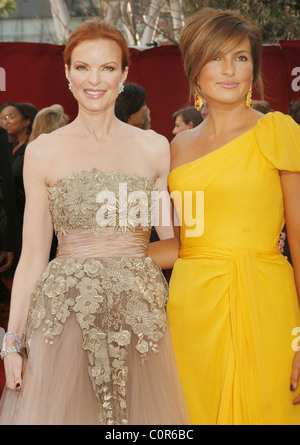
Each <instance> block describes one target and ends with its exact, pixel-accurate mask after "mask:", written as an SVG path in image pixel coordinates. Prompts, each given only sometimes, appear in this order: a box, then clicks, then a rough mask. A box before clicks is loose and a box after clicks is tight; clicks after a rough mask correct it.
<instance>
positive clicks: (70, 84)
mask: <svg viewBox="0 0 300 445" xmlns="http://www.w3.org/2000/svg"><path fill="white" fill-rule="evenodd" d="M68 86H69V90H70V91H72V89H73V85H72V82H69V84H68Z"/></svg>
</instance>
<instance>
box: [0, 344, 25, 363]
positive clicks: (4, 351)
mask: <svg viewBox="0 0 300 445" xmlns="http://www.w3.org/2000/svg"><path fill="white" fill-rule="evenodd" d="M12 352H18V353H19V354H20V353H21V347H20V346H11V347H10V348H7V349H2V350H1V358H2V360H3V359H4V357H5V356H6V355H7V354H11V353H12Z"/></svg>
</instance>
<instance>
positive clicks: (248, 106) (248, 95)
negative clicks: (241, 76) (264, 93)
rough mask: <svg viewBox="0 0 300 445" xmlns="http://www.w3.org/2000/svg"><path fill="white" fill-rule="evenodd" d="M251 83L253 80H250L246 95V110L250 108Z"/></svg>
mask: <svg viewBox="0 0 300 445" xmlns="http://www.w3.org/2000/svg"><path fill="white" fill-rule="evenodd" d="M252 85H253V80H251V83H250V88H249V91H248V94H247V97H246V107H247V108H248V110H250V108H251V103H252Z"/></svg>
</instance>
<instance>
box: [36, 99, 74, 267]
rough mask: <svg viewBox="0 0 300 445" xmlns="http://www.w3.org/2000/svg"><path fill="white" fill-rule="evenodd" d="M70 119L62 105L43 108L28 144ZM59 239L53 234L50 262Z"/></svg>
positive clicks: (65, 123)
mask: <svg viewBox="0 0 300 445" xmlns="http://www.w3.org/2000/svg"><path fill="white" fill-rule="evenodd" d="M68 122H69V117H68V116H67V115H66V114H65V112H64V109H63V107H62V106H61V105H60V104H53V105H51V106H49V107H45V108H42V109H41V110H40V111H39V112H38V113H37V115H36V116H35V119H34V121H33V125H32V131H31V134H30V137H29V140H28V143H30V142H32V141H34V140H35V139H36V138H37V137H38V136H39V135H40V134H49V133H52V131H54V130H57V129H58V128H61V127H63V126H64V125H67V123H68ZM57 245H58V243H57V238H56V235H55V233H54V234H53V239H52V244H51V250H50V255H49V260H50V261H51V260H52V259H53V258H55V257H56V254H57Z"/></svg>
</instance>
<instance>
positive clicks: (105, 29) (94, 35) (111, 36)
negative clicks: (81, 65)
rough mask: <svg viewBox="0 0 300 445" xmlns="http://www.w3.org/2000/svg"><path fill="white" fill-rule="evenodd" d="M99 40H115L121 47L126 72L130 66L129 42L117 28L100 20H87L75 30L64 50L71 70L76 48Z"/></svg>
mask: <svg viewBox="0 0 300 445" xmlns="http://www.w3.org/2000/svg"><path fill="white" fill-rule="evenodd" d="M98 39H106V40H113V41H114V42H116V43H117V44H118V45H119V47H120V48H121V51H122V70H123V71H124V69H125V67H126V66H129V49H128V46H127V42H126V40H125V38H124V36H123V34H122V33H121V31H119V30H118V29H117V28H116V27H115V26H113V25H111V24H110V23H107V22H104V21H101V20H99V19H89V20H85V21H84V22H82V23H81V24H80V25H78V26H77V27H76V28H75V29H74V31H73V32H72V33H71V35H70V37H69V39H68V41H67V43H66V46H65V49H64V61H65V64H66V65H67V66H68V67H69V68H70V65H71V56H72V51H73V49H74V48H75V47H76V46H78V45H79V44H80V43H82V42H84V41H85V40H98Z"/></svg>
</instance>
